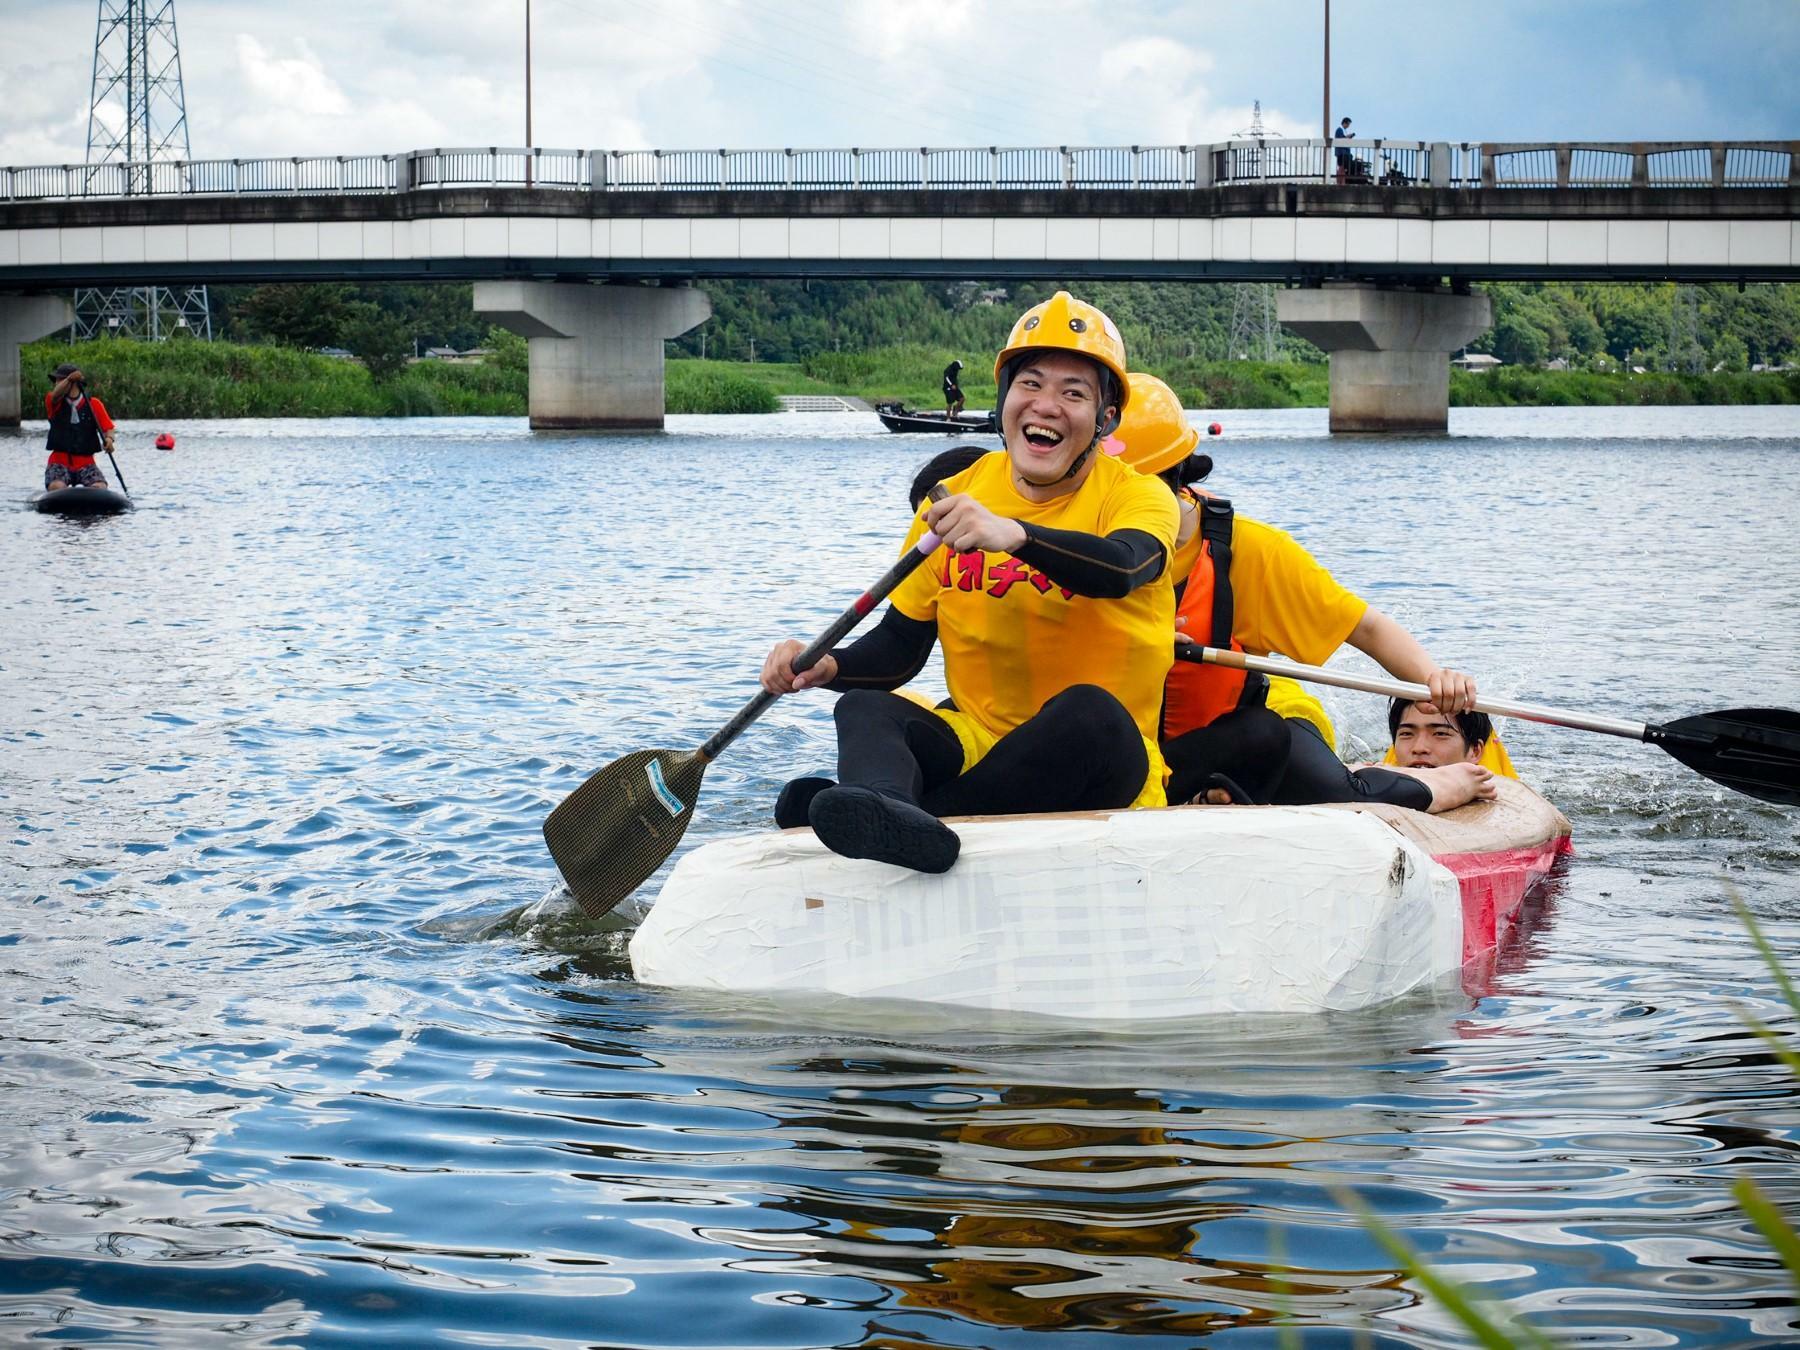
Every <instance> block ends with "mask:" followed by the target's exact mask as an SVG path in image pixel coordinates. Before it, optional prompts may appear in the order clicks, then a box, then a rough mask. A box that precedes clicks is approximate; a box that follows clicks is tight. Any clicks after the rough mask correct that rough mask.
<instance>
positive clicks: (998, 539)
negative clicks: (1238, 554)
mask: <svg viewBox="0 0 1800 1350" xmlns="http://www.w3.org/2000/svg"><path fill="white" fill-rule="evenodd" d="M1125 376H1126V366H1125V344H1124V341H1123V340H1122V339H1121V338H1120V336H1119V331H1118V329H1117V328H1116V327H1115V326H1114V324H1113V322H1112V320H1111V319H1109V318H1108V317H1107V316H1106V315H1105V314H1103V313H1102V312H1101V311H1100V310H1098V309H1096V308H1095V307H1094V306H1092V305H1089V304H1086V303H1084V302H1083V301H1080V300H1077V299H1076V298H1074V297H1073V296H1071V295H1070V294H1068V292H1066V291H1058V292H1057V293H1056V294H1055V295H1054V296H1052V297H1051V298H1050V299H1049V300H1046V301H1045V302H1043V303H1042V304H1040V305H1037V306H1034V307H1033V308H1032V309H1030V310H1028V311H1027V312H1026V313H1025V314H1024V315H1023V316H1021V317H1020V319H1019V321H1018V323H1016V324H1015V325H1014V326H1013V330H1012V335H1011V337H1010V338H1009V339H1008V341H1007V345H1006V347H1005V349H1004V350H1002V351H1001V353H1000V354H999V356H998V358H997V359H996V360H995V363H994V378H995V382H996V384H997V385H998V403H999V407H1000V427H1001V434H1002V436H1003V437H1004V438H1005V442H1006V448H1005V449H1004V450H998V451H993V452H991V453H988V454H986V455H983V456H982V457H981V458H980V459H979V460H977V461H976V462H975V463H974V464H973V465H972V466H971V467H970V468H968V469H966V470H964V471H963V472H961V473H959V474H957V475H955V476H954V477H952V478H951V479H950V480H949V481H948V482H947V483H946V484H945V487H947V488H948V489H949V491H950V495H949V496H948V497H946V498H945V499H944V500H942V501H938V502H933V503H930V504H928V505H926V506H925V507H924V508H923V509H922V510H921V511H920V512H919V513H918V514H917V516H916V517H915V519H914V521H913V526H912V530H911V532H910V534H909V535H908V536H907V539H906V542H905V545H904V547H905V548H907V549H910V548H912V547H913V545H914V544H915V542H916V541H918V540H919V539H920V538H922V537H923V535H924V534H925V532H926V531H927V530H931V531H933V532H935V533H936V534H937V535H938V536H939V537H940V538H941V539H943V541H944V542H945V544H946V545H947V546H948V547H947V548H945V549H941V550H939V551H938V552H937V553H936V554H934V555H933V557H932V558H931V560H930V561H928V562H927V563H926V564H925V565H924V566H922V567H920V568H918V569H917V570H916V571H914V572H913V573H912V574H911V576H909V577H908V578H907V579H906V580H905V581H903V582H902V583H901V584H900V585H899V587H898V588H896V589H895V591H894V592H893V595H892V597H891V601H890V604H889V607H888V609H887V611H886V613H885V614H884V615H883V616H882V619H881V622H880V623H879V624H878V625H877V626H876V627H875V628H874V629H873V630H871V631H870V632H869V633H868V634H867V635H866V636H864V637H862V638H860V639H858V640H857V641H856V642H854V643H852V644H851V645H849V646H847V647H842V648H839V649H838V650H837V651H834V652H832V653H831V654H830V655H828V656H826V657H824V658H823V659H821V660H820V662H819V663H818V664H817V665H816V666H814V667H812V668H811V669H810V670H808V671H806V672H805V673H804V674H799V673H796V672H795V670H794V668H793V661H794V658H795V657H796V656H797V655H799V653H800V652H801V651H802V650H803V646H802V644H801V643H799V642H795V641H786V642H781V643H778V644H776V646H775V647H774V648H773V649H772V650H771V651H770V653H769V655H768V658H767V660H766V661H765V662H764V665H763V674H762V685H763V688H764V689H766V690H767V691H769V692H770V693H773V694H786V693H790V692H792V691H794V690H797V689H810V688H829V689H832V690H834V691H836V692H838V693H840V694H841V695H842V697H841V698H839V700H838V703H837V708H836V710H835V711H836V721H837V737H838V772H839V778H840V780H841V781H840V782H839V783H836V784H834V783H832V782H830V780H828V779H801V780H796V782H794V783H790V784H789V785H788V787H787V788H786V789H784V790H783V801H782V802H780V803H778V804H777V815H778V817H780V816H782V815H788V816H793V815H796V814H798V812H799V808H800V805H801V801H800V799H801V798H804V810H805V815H806V819H807V820H808V821H809V822H810V823H811V825H812V828H813V830H814V832H815V833H816V834H817V835H818V837H819V839H820V841H821V842H823V843H824V844H825V845H826V847H828V848H830V849H832V850H833V851H834V852H837V853H840V854H843V855H845V856H846V857H854V858H874V859H877V860H879V861H882V862H889V863H894V864H897V865H899V866H902V867H910V868H912V869H914V870H915V871H921V872H943V871H946V870H948V869H949V868H950V867H951V865H952V864H954V863H955V861H956V857H957V853H958V851H959V849H960V847H961V840H960V839H959V838H958V836H957V834H956V832H955V831H954V830H952V829H950V828H949V827H948V826H947V825H945V824H943V822H942V820H941V819H940V817H942V816H953V815H956V816H960V815H998V814H1013V813H1035V812H1053V811H1079V810H1101V809H1109V808H1115V809H1116V808H1121V807H1127V806H1161V805H1163V804H1164V803H1165V801H1166V798H1165V797H1164V794H1163V782H1164V778H1165V772H1164V766H1163V762H1162V755H1161V752H1160V751H1159V749H1158V748H1157V744H1156V727H1157V714H1158V709H1159V707H1160V704H1161V701H1162V684H1163V677H1164V676H1165V675H1166V674H1167V672H1168V669H1169V665H1170V662H1171V658H1172V649H1171V644H1170V642H1169V640H1168V635H1169V632H1170V631H1171V628H1172V625H1173V623H1174V618H1175V608H1174V592H1173V590H1172V588H1171V586H1170V582H1169V575H1168V570H1169V569H1168V563H1169V557H1170V553H1171V550H1172V549H1173V547H1174V541H1175V530H1176V527H1177V524H1178V521H1179V512H1178V511H1177V509H1176V507H1175V503H1174V501H1173V499H1172V498H1171V497H1170V495H1169V494H1168V492H1167V491H1165V490H1164V489H1163V488H1162V486H1161V485H1160V484H1158V483H1156V482H1155V481H1154V480H1153V479H1150V478H1146V477H1144V476H1142V475H1140V474H1137V473H1136V472H1134V471H1133V470H1131V469H1130V468H1129V467H1128V466H1126V465H1124V464H1122V463H1121V462H1119V460H1117V459H1116V458H1113V457H1110V456H1106V455H1101V454H1098V453H1097V451H1098V449H1099V446H1100V442H1101V440H1102V439H1103V438H1104V437H1105V436H1106V435H1107V434H1108V433H1110V432H1111V431H1112V430H1113V428H1114V427H1115V426H1116V425H1117V424H1118V418H1119V414H1120V412H1121V410H1122V409H1123V408H1124V406H1125V404H1126V401H1127V398H1128V396H1129V390H1128V387H1127V385H1126V381H1125ZM934 646H941V647H942V650H943V657H944V677H945V682H946V684H947V685H948V687H949V691H950V697H951V700H952V702H953V704H954V706H953V707H949V708H926V707H922V706H921V705H920V704H919V703H918V702H916V701H914V700H912V699H909V698H906V697H903V696H902V695H900V694H898V693H895V692H894V691H895V690H898V689H899V688H900V687H901V686H902V685H904V684H906V683H907V682H908V681H909V680H911V679H912V678H913V677H914V676H915V675H917V674H918V672H919V670H920V668H921V667H923V665H924V664H925V661H926V659H927V657H929V655H930V654H931V650H932V648H933V647H934Z"/></svg>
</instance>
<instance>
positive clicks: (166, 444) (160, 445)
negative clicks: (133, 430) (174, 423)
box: [156, 431, 175, 450]
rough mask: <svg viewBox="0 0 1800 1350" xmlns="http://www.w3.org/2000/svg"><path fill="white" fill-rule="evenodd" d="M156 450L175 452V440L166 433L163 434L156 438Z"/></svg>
mask: <svg viewBox="0 0 1800 1350" xmlns="http://www.w3.org/2000/svg"><path fill="white" fill-rule="evenodd" d="M156 448H157V449H158V450H173V449H174V448H175V438H174V437H173V436H171V435H170V434H169V433H168V432H166V431H165V432H162V433H161V434H160V435H158V436H157V438H156Z"/></svg>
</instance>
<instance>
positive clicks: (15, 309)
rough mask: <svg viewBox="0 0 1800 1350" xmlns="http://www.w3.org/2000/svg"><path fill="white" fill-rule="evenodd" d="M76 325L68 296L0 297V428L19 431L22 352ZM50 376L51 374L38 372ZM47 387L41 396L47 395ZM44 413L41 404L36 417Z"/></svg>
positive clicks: (21, 405)
mask: <svg viewBox="0 0 1800 1350" xmlns="http://www.w3.org/2000/svg"><path fill="white" fill-rule="evenodd" d="M74 322H75V306H74V305H73V304H71V303H70V301H69V297H68V296H66V295H0V427H16V426H18V425H19V415H20V413H21V412H22V411H23V404H22V403H21V396H20V380H19V348H20V346H22V345H23V344H24V343H27V342H36V341H37V340H38V339H39V338H41V337H48V336H49V335H50V334H52V333H54V332H56V331H57V330H58V329H59V328H67V327H68V326H69V325H70V324H72V323H74ZM37 373H38V374H41V375H48V374H49V373H50V372H49V371H47V370H46V371H40V372H37ZM49 388H50V386H49V385H48V384H46V385H45V386H44V387H43V389H42V390H41V391H40V392H48V391H49ZM42 412H43V407H42V400H41V399H40V400H39V405H38V406H37V407H36V408H35V410H34V413H33V415H34V416H37V415H41V414H42Z"/></svg>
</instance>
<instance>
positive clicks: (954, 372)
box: [944, 361, 963, 417]
mask: <svg viewBox="0 0 1800 1350" xmlns="http://www.w3.org/2000/svg"><path fill="white" fill-rule="evenodd" d="M961 376H962V362H961V361H952V362H951V363H950V364H949V365H947V366H945V367H944V416H945V417H955V416H956V415H957V414H958V413H959V412H961V411H962V410H963V391H962V382H961Z"/></svg>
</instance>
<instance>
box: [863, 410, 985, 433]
mask: <svg viewBox="0 0 1800 1350" xmlns="http://www.w3.org/2000/svg"><path fill="white" fill-rule="evenodd" d="M875 415H876V416H877V417H879V418H880V419H881V424H882V425H883V426H885V427H886V428H887V429H888V430H889V431H933V432H936V433H937V434H938V435H940V436H953V435H956V434H957V433H959V432H962V433H972V434H974V435H977V436H998V435H999V434H1000V428H999V426H998V425H997V424H996V423H995V421H994V414H993V413H991V412H965V413H958V414H957V415H956V416H955V417H952V416H950V414H949V413H941V412H914V411H913V410H912V409H911V408H909V407H907V406H906V405H905V404H904V403H900V402H897V401H896V402H889V403H877V404H876V405H875Z"/></svg>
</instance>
